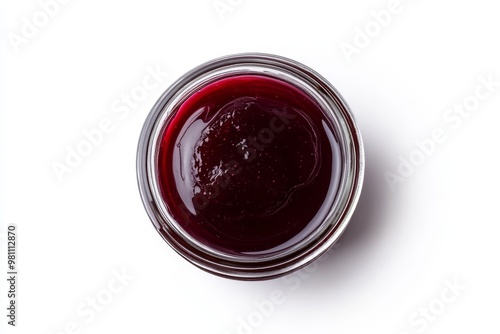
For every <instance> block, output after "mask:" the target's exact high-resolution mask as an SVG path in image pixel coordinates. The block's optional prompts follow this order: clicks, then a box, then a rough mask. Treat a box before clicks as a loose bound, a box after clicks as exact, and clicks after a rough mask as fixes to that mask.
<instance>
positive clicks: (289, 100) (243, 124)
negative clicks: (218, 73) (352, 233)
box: [157, 75, 341, 257]
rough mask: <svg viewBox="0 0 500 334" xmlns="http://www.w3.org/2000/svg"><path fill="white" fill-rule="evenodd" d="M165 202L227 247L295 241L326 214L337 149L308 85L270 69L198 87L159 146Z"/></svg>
mask: <svg viewBox="0 0 500 334" xmlns="http://www.w3.org/2000/svg"><path fill="white" fill-rule="evenodd" d="M157 161H158V163H157V173H158V183H159V186H160V192H161V195H162V197H163V200H164V203H165V205H166V207H167V210H168V211H169V213H170V214H171V216H172V217H173V218H174V220H175V222H176V224H177V225H178V227H179V228H180V229H182V230H183V231H184V232H185V233H186V234H187V235H189V236H190V238H191V239H192V240H194V241H195V242H197V243H199V244H201V245H204V246H205V247H208V248H210V249H212V250H215V251H217V252H222V253H225V254H231V255H247V256H260V257H262V256H266V255H272V254H274V253H276V252H279V251H283V250H284V249H287V248H289V247H293V246H294V245H297V244H298V243H300V242H301V241H302V240H304V239H305V238H307V237H308V236H310V235H311V233H312V232H314V231H315V229H317V228H318V226H319V225H320V224H321V223H322V222H323V221H324V220H325V217H326V215H327V214H328V212H329V210H330V209H331V205H332V202H333V199H334V198H335V194H336V190H337V188H338V182H339V175H340V169H341V156H340V148H339V144H338V141H337V136H336V135H335V130H334V128H333V126H332V121H331V119H330V118H328V117H327V116H326V115H325V112H324V111H323V110H322V109H321V108H320V106H319V105H318V103H317V102H315V101H314V100H313V99H312V98H311V97H310V96H309V95H308V94H306V93H305V92H304V91H302V90H300V89H299V88H297V87H295V86H293V85H291V84H289V83H287V82H285V81H283V80H281V79H276V78H272V77H268V76H264V75H236V76H232V77H228V78H223V79H219V80H217V81H215V82H212V83H209V84H207V85H205V86H204V87H202V88H200V89H198V90H196V91H195V92H194V93H192V94H191V95H190V96H189V97H188V98H187V99H185V100H184V102H182V103H180V105H179V106H178V107H176V108H175V109H174V110H173V111H172V112H171V114H170V115H169V116H168V118H167V121H166V125H165V127H164V130H163V132H162V137H161V139H160V144H159V150H158V160H157Z"/></svg>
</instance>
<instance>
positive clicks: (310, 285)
mask: <svg viewBox="0 0 500 334" xmlns="http://www.w3.org/2000/svg"><path fill="white" fill-rule="evenodd" d="M372 137H373V138H372ZM374 137H375V135H374V134H372V136H370V134H365V135H364V146H365V163H366V164H365V178H364V182H363V190H362V192H361V196H360V198H359V201H358V205H357V206H356V209H355V212H354V214H353V216H352V218H351V220H350V222H349V225H348V226H347V228H346V230H345V232H344V233H343V235H342V236H341V237H340V238H339V240H338V241H337V243H336V244H335V245H334V246H333V247H332V249H331V250H329V251H328V252H327V253H326V254H325V255H324V256H322V257H321V258H320V259H318V260H317V261H315V262H313V263H312V264H310V265H309V266H307V267H305V268H303V269H302V270H300V271H299V272H297V273H292V274H291V275H297V276H298V277H300V278H301V281H302V282H301V290H302V289H304V290H305V292H306V293H311V294H316V293H322V292H324V289H342V288H343V287H345V286H346V284H349V283H350V282H352V281H353V280H357V279H358V278H360V277H359V276H360V275H361V276H362V275H363V273H362V271H363V267H364V266H369V267H372V264H371V263H370V262H369V261H370V260H369V259H368V258H370V259H371V257H368V256H367V254H370V253H371V252H372V251H373V248H374V247H376V244H377V242H378V240H379V239H380V236H381V235H382V233H383V230H384V228H385V225H384V224H383V222H384V220H385V217H386V216H387V213H388V208H389V205H388V204H389V201H390V198H391V197H392V196H391V192H390V189H389V187H388V186H387V184H386V183H385V180H384V172H385V170H386V167H385V161H387V160H386V159H384V152H385V151H386V150H384V149H383V147H380V144H377V140H376V138H374ZM285 280H286V279H285Z"/></svg>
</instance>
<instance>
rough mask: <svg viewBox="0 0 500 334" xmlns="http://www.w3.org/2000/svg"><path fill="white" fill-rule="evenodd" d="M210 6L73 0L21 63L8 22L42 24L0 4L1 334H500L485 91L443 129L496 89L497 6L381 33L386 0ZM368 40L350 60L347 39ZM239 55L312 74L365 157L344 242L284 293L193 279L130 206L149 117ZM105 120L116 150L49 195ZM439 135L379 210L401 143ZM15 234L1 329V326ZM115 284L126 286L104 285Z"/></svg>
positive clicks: (33, 6) (433, 7)
mask: <svg viewBox="0 0 500 334" xmlns="http://www.w3.org/2000/svg"><path fill="white" fill-rule="evenodd" d="M61 1H62V0H61ZM226 1H227V2H226ZM42 2H44V0H42ZM45 2H47V1H45ZM220 3H223V4H224V3H229V6H231V7H230V10H227V11H226V12H224V13H222V14H221V15H219V13H218V12H217V10H216V9H215V8H214V6H213V5H214V3H213V0H191V1H181V0H173V1H153V0H143V1H123V0H122V1H118V0H112V1H96V0H86V1H81V0H71V1H68V3H66V4H60V5H59V8H58V10H57V13H53V17H50V18H49V19H48V21H47V22H46V25H45V26H43V27H40V28H38V31H37V32H36V34H34V35H33V36H30V37H29V38H26V39H25V40H23V42H22V43H21V44H20V45H17V47H16V46H15V43H12V39H13V38H14V37H13V36H18V37H22V33H23V26H24V25H26V24H27V23H26V21H24V20H23V18H26V19H27V20H28V21H30V22H33V16H34V15H35V16H36V15H38V14H37V13H39V12H40V11H41V10H42V9H41V5H40V4H39V2H37V1H35V0H23V1H2V2H1V8H0V11H1V15H2V17H1V27H2V31H1V36H2V39H1V42H0V43H1V44H0V46H1V58H0V61H1V64H2V68H1V72H0V73H1V86H0V89H1V97H0V98H1V100H0V101H1V120H0V122H1V123H0V124H1V132H0V133H1V169H0V175H1V181H0V189H1V199H0V201H1V202H0V206H1V211H0V214H1V216H0V218H1V222H2V227H1V236H2V248H1V249H2V250H1V254H0V256H1V259H2V269H1V273H2V274H0V278H1V282H2V284H3V285H2V286H1V291H0V296H1V304H0V306H1V309H2V310H3V311H1V314H0V319H1V326H2V327H4V328H7V333H30V334H35V333H40V334H49V333H53V334H55V333H67V334H69V333H221V334H224V333H231V334H233V333H262V334H264V333H310V332H314V333H347V334H349V333H372V334H375V333H384V334H387V333H389V334H390V333H394V334H399V333H410V334H413V333H421V332H426V333H478V332H480V333H499V332H500V324H499V322H498V314H499V311H500V306H499V303H498V300H499V298H500V288H499V282H500V272H499V271H498V254H499V251H500V243H499V242H498V240H497V238H498V235H499V233H498V232H500V227H499V223H500V215H499V213H498V212H499V211H498V200H499V192H498V189H499V187H500V178H499V176H498V170H499V167H500V165H499V162H498V159H497V156H498V152H499V150H498V145H499V144H500V142H499V139H500V132H499V131H498V126H499V125H500V116H499V114H498V111H499V108H500V87H496V88H495V89H494V92H493V93H491V94H490V96H489V97H488V98H486V99H484V100H483V101H480V103H479V106H477V108H475V110H474V111H473V112H471V113H470V116H469V117H468V118H466V119H463V122H461V123H460V125H458V126H456V127H455V128H454V127H453V125H454V124H455V123H451V122H446V121H445V120H444V118H443V117H444V115H446V114H447V110H448V109H449V108H453V106H454V104H461V103H463V101H464V100H467V101H469V102H471V101H472V102H473V101H474V100H473V99H471V96H473V95H474V93H475V90H476V87H478V86H480V84H481V81H480V79H479V78H480V77H483V78H488V77H490V78H491V79H492V80H493V81H495V80H496V82H498V81H500V62H499V61H500V39H499V35H498V32H499V31H500V20H499V18H498V8H496V7H495V2H494V1H491V0H474V1H451V0H443V1H430V0H419V1H417V0H414V1H410V0H401V1H400V5H399V7H397V8H398V10H397V13H396V14H391V18H390V22H388V23H385V26H384V27H381V28H380V24H373V22H376V21H374V20H375V19H374V16H373V14H371V13H372V11H375V12H380V11H381V10H385V9H387V8H388V7H390V5H389V4H390V1H388V0H377V1H368V0H363V1H348V0H341V1H326V0H309V1H285V0H283V1H266V0H231V1H230V0H223V1H220ZM231 4H232V5H231ZM52 9H53V10H54V8H52ZM226 9H227V8H226ZM41 15H42V16H40V17H37V16H36V17H37V19H38V20H41V21H39V22H38V24H44V23H45V22H43V14H41ZM386 21H387V18H386ZM40 22H41V23H40ZM366 27H368V28H369V29H372V30H370V34H371V35H372V37H369V39H370V41H369V43H368V42H366V41H365V43H367V44H368V45H366V46H364V45H362V44H360V43H361V42H360V41H359V38H361V37H359V36H357V35H359V32H358V31H359V30H357V29H361V30H363V29H365V28H366ZM377 27H379V28H380V29H379V30H380V31H378V30H377V29H378V28H377ZM24 29H25V30H26V28H24ZM25 33H26V31H25ZM32 33H33V32H32ZM14 34H15V35H14ZM356 36H357V37H358V41H357V43H358V46H360V47H359V48H358V49H357V53H356V54H353V55H352V57H346V56H345V54H344V53H343V52H342V50H341V46H342V45H344V46H345V44H342V43H348V44H350V45H353V46H356V45H355V44H354V42H355V38H356ZM23 38H24V37H23ZM18 41H19V40H18ZM361 46H362V47H361ZM16 51H17V52H16ZM246 51H259V52H268V53H275V54H279V55H282V56H286V57H290V58H293V59H295V60H298V61H300V62H303V63H305V64H306V65H308V66H310V67H312V68H314V69H315V70H317V71H318V72H320V73H321V74H322V75H324V76H325V77H326V78H328V80H329V81H331V82H332V83H333V85H334V86H335V87H336V88H337V89H338V90H339V91H340V92H341V93H342V95H343V96H344V97H345V99H346V100H347V101H348V103H349V105H350V106H351V108H352V110H353V112H354V113H355V115H356V117H357V119H358V122H359V125H360V128H361V130H362V133H363V136H364V140H365V149H366V159H367V161H366V180H365V187H364V191H363V194H362V196H361V200H360V203H359V207H358V209H357V211H356V213H355V215H354V217H353V219H352V221H351V224H350V225H349V227H348V229H347V231H346V233H345V234H344V235H343V236H342V238H341V239H340V241H339V244H338V245H337V247H336V248H335V249H334V250H333V251H332V252H331V253H329V256H328V258H325V259H323V260H322V261H321V262H319V263H316V264H315V265H313V266H312V267H309V268H306V269H305V270H303V271H301V272H299V273H295V274H293V275H292V276H289V277H288V279H278V280H272V281H265V282H239V281H231V280H227V279H222V278H218V277H215V276H212V275H210V274H207V273H205V272H203V271H201V270H199V269H197V268H195V267H194V266H192V265H191V264H189V263H188V262H187V261H185V260H183V259H182V258H181V257H180V256H178V255H177V254H176V253H175V252H174V251H173V250H171V249H170V248H169V246H168V245H167V244H166V243H165V242H164V241H163V240H162V239H161V238H160V236H159V235H158V233H157V232H156V231H155V229H154V228H153V226H152V225H151V223H150V221H149V219H148V216H147V214H146V212H145V210H144V209H143V206H142V202H141V199H140V196H139V193H138V190H137V186H136V176H135V154H136V146H137V141H138V137H139V132H140V130H141V127H142V124H143V121H144V120H145V118H146V116H147V114H148V112H149V110H150V109H151V107H152V105H153V103H154V102H155V100H156V99H157V98H158V97H159V96H160V94H161V93H162V92H163V91H164V90H165V89H166V88H167V87H168V86H169V84H170V83H172V82H173V80H175V79H176V78H177V77H179V76H180V75H182V74H183V73H184V72H186V71H187V70H189V69H191V68H192V67H194V66H196V65H198V64H200V63H202V62H205V61H207V60H210V59H212V58H214V57H218V56H223V55H226V54H231V53H236V52H246ZM348 58H349V59H348ZM349 60H350V61H349ZM148 68H150V69H155V68H159V69H160V70H161V71H164V72H168V75H167V76H166V77H164V78H162V79H161V82H160V83H159V85H158V86H157V87H156V88H155V89H151V90H149V91H147V97H146V98H145V99H144V100H143V101H140V102H139V103H138V104H137V106H136V107H135V108H130V112H129V114H128V115H127V116H126V117H125V116H124V115H123V114H117V113H114V112H113V110H114V109H113V107H112V106H113V104H114V103H118V102H120V99H121V97H122V94H130V93H131V91H132V90H133V89H137V86H138V85H139V86H140V85H141V83H142V80H143V79H144V78H145V77H146V76H147V74H148V72H147V71H148V70H147V69H148ZM497 85H498V84H497ZM481 89H482V88H481ZM481 92H483V93H484V92H486V90H484V89H482V90H481ZM117 100H118V102H116V101H117ZM472 102H471V103H472ZM120 115H121V116H122V118H120ZM103 119H110V120H111V121H112V124H113V130H112V131H111V132H110V133H108V134H106V135H105V136H104V138H103V140H102V142H101V143H100V144H99V145H97V146H95V147H94V148H93V151H92V152H91V154H89V155H88V156H87V157H84V158H83V160H82V161H81V162H80V164H79V165H78V166H77V167H75V168H74V169H72V171H71V172H68V173H65V174H64V175H63V178H62V181H60V180H58V177H57V176H56V174H55V172H54V170H53V163H54V162H60V163H64V160H65V158H66V154H67V150H68V147H70V148H73V149H74V148H76V147H77V145H78V143H80V142H81V141H82V140H85V137H84V135H83V131H89V130H91V129H94V128H96V127H98V125H99V123H100V122H101V121H102V120H103ZM457 122H458V121H457ZM455 125H456V124H455ZM437 128H440V129H442V130H443V131H444V133H445V135H446V140H445V142H443V143H439V144H436V147H435V148H434V150H433V151H432V152H431V153H430V154H429V155H428V156H425V161H423V163H422V164H421V165H420V166H418V167H417V168H415V170H414V171H413V172H411V173H408V174H411V175H406V176H407V177H405V178H404V182H399V183H397V184H396V186H395V190H394V191H391V188H390V186H389V184H388V183H387V181H386V179H385V176H384V173H386V172H392V173H396V174H397V173H398V172H397V169H398V165H399V164H400V162H399V161H400V160H399V159H400V156H403V157H404V158H406V159H408V158H409V156H410V155H412V154H413V156H414V157H417V158H418V154H419V153H414V152H416V151H417V150H418V146H417V144H416V143H415V141H421V140H424V139H425V138H429V137H430V136H431V135H432V132H433V131H434V130H436V129H437ZM10 224H16V225H17V234H18V264H17V266H18V270H19V277H18V287H17V289H18V298H17V305H18V309H17V314H18V318H17V323H16V324H17V326H16V327H15V328H12V327H11V326H7V325H6V322H7V320H8V319H7V318H6V316H5V315H6V313H7V311H6V310H5V308H6V306H7V298H6V295H7V286H6V285H5V282H6V280H5V278H4V275H5V276H6V271H7V270H6V265H5V258H6V247H5V233H6V228H7V225H10ZM122 271H125V274H126V276H130V277H129V280H128V281H126V283H125V284H126V286H125V285H124V283H119V282H118V281H115V280H114V278H113V277H115V275H116V273H117V272H122ZM132 277H133V278H132ZM447 282H448V283H447ZM110 283H111V286H112V289H113V291H115V293H113V292H110V290H109V287H108V286H109V284H110ZM447 284H448V285H449V284H458V285H460V286H461V290H460V291H459V292H456V293H455V294H454V293H453V292H452V291H451V290H450V291H446V289H447ZM117 290H120V291H119V292H117ZM442 291H444V292H445V295H444V296H445V299H446V301H447V303H444V302H443V301H442V298H443V297H442ZM271 295H281V298H280V299H279V303H276V302H275V303H274V304H272V305H271V304H270V303H271V302H269V300H270V298H271ZM96 297H97V300H98V302H99V298H100V300H101V302H104V303H106V305H104V306H102V310H101V308H100V307H101V305H98V306H99V310H101V311H99V312H97V311H90V310H91V308H90V306H89V305H88V304H87V303H89V300H92V298H96ZM451 300H453V301H451ZM255 302H258V303H260V305H264V306H265V307H266V309H265V310H264V311H262V310H259V307H258V306H256V304H255ZM443 305H444V306H443ZM429 307H431V309H430V311H429V312H430V315H429V318H427V320H425V319H426V318H425V317H424V316H422V315H421V314H422V313H421V312H426V311H425V310H426V309H428V308H429ZM78 310H80V311H78ZM82 312H83V313H82ZM93 312H94V313H95V314H93ZM412 319H413V320H412ZM430 319H432V321H431V320H430ZM415 321H417V322H416V323H415Z"/></svg>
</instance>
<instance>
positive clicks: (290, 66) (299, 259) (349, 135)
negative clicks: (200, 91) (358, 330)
mask: <svg viewBox="0 0 500 334" xmlns="http://www.w3.org/2000/svg"><path fill="white" fill-rule="evenodd" d="M249 69H259V71H262V73H263V72H266V71H267V72H266V73H271V72H272V73H273V74H274V75H278V74H279V76H280V78H281V79H283V78H288V79H289V80H292V79H293V80H295V83H297V82H300V84H301V85H303V86H302V87H301V88H302V89H304V88H306V87H307V89H309V90H312V91H311V92H308V93H312V94H315V95H316V96H315V99H316V100H317V101H318V102H321V103H322V105H323V106H322V108H324V107H326V110H325V109H323V112H324V113H326V112H328V113H332V116H335V119H336V120H337V121H338V124H336V125H335V126H336V127H338V129H337V130H338V131H339V134H340V139H341V140H340V143H339V144H341V147H342V149H343V150H344V151H345V152H344V153H343V154H342V156H343V160H344V161H343V168H342V170H343V171H342V176H341V180H340V181H341V185H340V187H341V188H340V189H339V193H338V194H337V196H335V200H336V201H337V204H338V205H336V206H333V205H332V209H331V210H330V211H331V212H329V214H328V216H327V218H326V219H325V221H324V222H323V223H322V224H321V226H322V228H323V229H324V230H323V231H317V233H316V234H314V235H313V236H310V237H309V238H307V239H308V240H307V242H305V243H303V242H301V244H300V245H299V246H300V247H297V248H295V249H292V250H288V251H287V252H283V253H278V254H276V255H274V256H268V257H245V256H230V255H227V254H222V253H220V252H219V253H218V252H216V251H211V250H210V249H208V248H204V247H203V245H200V244H197V243H196V241H194V240H192V239H190V238H189V236H188V235H187V234H186V233H183V231H182V230H180V229H178V228H177V227H176V224H175V223H173V222H175V220H174V219H173V218H172V217H170V216H169V214H168V210H166V208H165V206H164V205H165V204H164V203H163V200H162V196H161V194H160V192H159V189H158V182H157V179H156V176H155V166H156V163H155V157H156V153H157V147H158V145H157V141H158V138H159V137H160V133H161V131H162V127H163V126H164V125H165V123H166V121H167V118H168V116H169V114H170V111H172V110H173V109H175V106H176V105H179V103H182V100H183V98H185V97H186V96H189V92H190V91H191V92H192V91H193V90H195V89H197V88H199V87H200V85H203V84H207V82H208V81H209V80H216V79H217V78H220V77H223V76H224V75H231V73H232V75H235V73H244V74H248V72H246V71H248V70H249ZM277 73H278V74H277ZM284 81H285V82H287V80H284ZM197 85H198V86H197ZM320 100H321V101H320ZM363 176H364V151H363V143H362V139H361V134H360V131H359V129H358V127H357V125H356V121H355V118H354V116H353V114H352V112H351V110H350V109H349V107H348V105H347V103H346V102H345V100H344V99H343V98H342V96H341V95H340V93H339V92H338V91H337V90H336V89H335V88H334V87H333V85H331V84H330V83H329V82H328V81H327V80H326V79H325V78H323V77H322V76H321V75H319V74H318V73H316V72H315V71H314V70H312V69H310V68H309V67H307V66H305V65H303V64H301V63H299V62H297V61H294V60H291V59H288V58H285V57H282V56H277V55H272V54H264V53H240V54H233V55H228V56H224V57H220V58H216V59H213V60H211V61H208V62H206V63H204V64H201V65H199V66H198V67H196V68H194V69H192V70H191V71H189V72H187V73H186V74H184V75H183V76H181V77H180V78H179V79H178V80H177V81H176V82H174V83H173V84H172V85H171V86H170V87H169V88H168V89H167V90H166V91H165V92H164V93H163V94H162V95H161V97H160V98H159V99H158V101H157V102H156V104H155V105H154V106H153V108H152V110H151V112H150V113H149V115H148V117H147V119H146V121H145V123H144V126H143V129H142V132H141V135H140V139H139V145H138V151H137V179H138V185H139V191H140V194H141V197H142V201H143V204H144V206H145V209H146V211H147V213H148V215H149V217H150V220H151V221H152V223H153V225H154V226H155V227H156V229H157V230H158V232H159V233H160V235H161V236H162V237H163V239H164V240H165V241H166V242H167V243H168V244H169V245H170V246H171V247H172V248H173V249H174V250H175V251H176V252H177V253H179V254H180V255H181V256H183V257H184V258H185V259H187V260H188V261H189V262H191V263H193V264H194V265H196V266H198V267H200V268H201V269H204V270H206V271H208V272H211V273H213V274H216V275H219V276H223V277H228V278H234V279H241V280H259V279H269V278H274V277H278V276H282V275H285V274H287V273H290V272H292V271H295V270H297V269H299V268H301V267H303V266H305V265H307V264H309V263H310V262H312V261H314V260H315V259H316V258H318V257H319V256H321V255H322V254H323V253H325V252H326V251H327V250H328V249H329V248H330V247H331V246H332V245H333V244H334V243H335V242H336V241H337V240H338V238H339V237H340V235H341V234H342V232H343V231H344V230H345V228H346V226H347V224H348V222H349V219H350V217H351V215H352V213H353V211H354V208H355V206H356V204H357V201H358V199H359V196H360V193H361V188H362V183H363ZM339 196H340V197H339ZM335 210H336V211H335ZM333 211H335V212H333Z"/></svg>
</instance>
